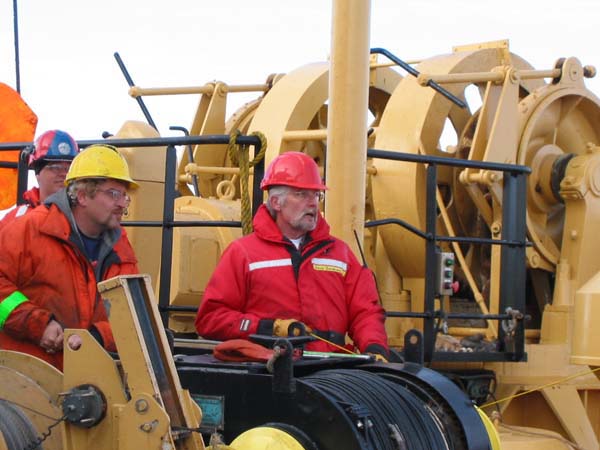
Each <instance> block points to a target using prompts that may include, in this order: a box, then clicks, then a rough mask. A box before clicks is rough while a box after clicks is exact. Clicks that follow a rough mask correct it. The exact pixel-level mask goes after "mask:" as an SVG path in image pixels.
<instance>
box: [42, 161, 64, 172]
mask: <svg viewBox="0 0 600 450" xmlns="http://www.w3.org/2000/svg"><path fill="white" fill-rule="evenodd" d="M69 167H70V164H60V163H54V164H47V165H46V166H44V169H48V170H51V171H52V172H54V173H67V172H68V171H69Z"/></svg>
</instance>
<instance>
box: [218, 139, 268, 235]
mask: <svg viewBox="0 0 600 450" xmlns="http://www.w3.org/2000/svg"><path fill="white" fill-rule="evenodd" d="M240 135H241V132H240V130H235V131H232V133H231V134H230V135H229V146H228V147H227V154H228V155H229V159H230V160H231V162H232V163H233V164H237V166H238V167H239V168H240V188H241V192H240V201H241V204H242V213H241V216H242V217H241V219H242V232H243V234H244V235H246V234H250V233H252V208H251V206H250V191H249V189H248V179H249V177H250V167H254V166H255V165H256V164H258V163H259V162H260V161H261V160H262V159H263V158H264V157H265V153H266V152H267V138H266V137H265V135H264V134H262V133H261V132H260V131H255V132H254V133H252V134H251V135H250V136H256V137H258V139H259V140H260V151H259V152H258V154H257V155H256V156H255V157H254V159H253V160H252V161H250V160H249V159H250V157H249V148H248V146H247V145H239V144H237V143H236V141H237V138H238V136H240Z"/></svg>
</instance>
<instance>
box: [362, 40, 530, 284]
mask: <svg viewBox="0 0 600 450" xmlns="http://www.w3.org/2000/svg"><path fill="white" fill-rule="evenodd" d="M508 58H509V53H508V52H507V51H506V50H505V49H501V48H488V49H483V50H476V51H468V52H456V53H453V54H448V55H441V56H437V57H434V58H431V59H426V60H424V61H422V62H421V63H420V64H419V65H418V66H417V69H418V70H419V71H420V72H422V73H431V74H456V73H463V72H485V71H490V70H492V69H493V68H494V67H497V66H501V65H504V64H508V63H509V61H508V60H507V59H508ZM510 64H512V65H513V66H515V67H517V68H522V69H530V68H531V66H529V64H527V63H526V62H525V61H524V60H523V59H521V58H520V57H518V56H516V55H513V54H510ZM537 84H538V85H539V83H537ZM468 86H469V83H461V84H452V85H448V86H445V87H446V88H447V89H448V90H449V91H450V92H452V93H453V94H454V95H456V96H457V97H459V98H462V99H465V90H466V88H467V87H468ZM476 86H477V88H478V90H479V93H480V95H483V89H484V87H485V84H477V85H476ZM535 86H536V83H535V82H532V81H528V82H524V86H523V87H524V89H522V94H523V95H524V94H526V93H527V92H528V91H531V90H532V89H533V88H534V87H535ZM476 121H477V115H476V111H469V110H467V109H461V108H459V107H458V106H456V105H454V104H453V103H451V102H450V101H449V100H447V99H446V98H444V97H442V96H441V95H440V94H437V93H436V92H435V91H433V90H432V89H430V88H427V87H423V86H421V85H420V84H419V83H418V82H417V80H416V79H415V78H413V77H406V78H404V79H403V80H402V82H401V83H400V84H399V85H398V86H397V87H396V89H395V90H394V93H393V94H392V97H391V98H390V100H389V101H388V104H387V106H386V109H385V111H384V114H383V117H382V118H381V123H380V125H379V128H378V130H377V136H376V140H375V148H377V149H381V150H391V151H399V152H405V153H414V154H425V155H433V156H444V157H461V158H467V157H468V152H469V150H470V147H469V144H470V142H471V140H472V132H473V131H474V129H475V126H476ZM447 123H449V124H451V126H452V128H453V129H454V131H455V133H456V136H457V137H458V138H459V140H458V142H457V144H456V146H454V147H453V148H451V149H450V151H446V149H442V148H440V144H439V142H440V137H441V136H442V132H443V130H444V127H445V125H446V124H447ZM502 162H506V161H502ZM374 165H375V167H376V170H377V173H376V175H375V176H373V177H372V178H371V185H372V189H373V204H374V209H375V216H376V217H377V218H378V219H382V218H390V217H395V218H401V219H403V220H405V221H406V222H408V223H410V224H412V225H414V226H416V227H417V228H419V229H421V230H424V229H425V209H424V205H425V168H424V167H423V166H421V165H417V164H413V163H402V162H395V161H387V160H377V161H375V162H374ZM438 186H439V187H440V188H441V190H442V191H443V192H445V193H446V206H447V208H448V211H449V214H450V217H451V219H452V221H453V226H454V228H455V230H456V232H457V234H463V235H464V234H466V233H465V232H466V231H467V230H470V229H472V224H473V223H474V217H475V215H476V211H475V207H474V205H473V203H472V201H470V199H469V198H468V196H467V194H466V193H465V190H464V188H463V187H462V186H461V184H460V182H458V179H457V174H456V173H455V171H454V170H452V169H449V168H444V167H441V166H440V167H438ZM399 200H400V201H399ZM379 233H380V236H381V238H382V240H383V242H384V245H385V249H386V251H387V253H388V255H389V259H390V262H391V264H392V265H393V267H394V268H395V270H396V271H397V272H398V274H401V275H402V276H403V277H409V278H421V277H423V276H424V268H425V262H424V258H425V246H424V242H423V240H422V239H421V238H420V237H418V236H416V235H414V234H412V233H410V232H408V231H406V230H404V229H402V228H400V227H392V226H387V227H380V229H379Z"/></svg>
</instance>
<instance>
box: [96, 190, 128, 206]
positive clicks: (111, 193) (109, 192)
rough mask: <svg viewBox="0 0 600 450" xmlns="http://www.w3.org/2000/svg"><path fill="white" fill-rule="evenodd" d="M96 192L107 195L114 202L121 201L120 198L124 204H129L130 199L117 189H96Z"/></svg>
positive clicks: (125, 193)
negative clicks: (123, 200)
mask: <svg viewBox="0 0 600 450" xmlns="http://www.w3.org/2000/svg"><path fill="white" fill-rule="evenodd" d="M96 192H102V193H103V194H106V195H108V196H109V197H110V198H112V199H113V200H114V201H115V202H119V201H121V199H122V198H124V199H125V203H129V202H131V197H130V196H129V194H127V192H121V191H119V190H117V189H96Z"/></svg>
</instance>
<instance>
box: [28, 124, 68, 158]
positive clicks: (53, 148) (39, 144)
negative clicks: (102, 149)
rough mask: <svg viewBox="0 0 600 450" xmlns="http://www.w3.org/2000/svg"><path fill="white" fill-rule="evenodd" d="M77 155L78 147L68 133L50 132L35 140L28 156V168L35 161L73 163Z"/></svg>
mask: <svg viewBox="0 0 600 450" xmlns="http://www.w3.org/2000/svg"><path fill="white" fill-rule="evenodd" d="M78 153H79V146H78V145H77V142H75V139H73V137H71V135H70V134H69V133H66V132H64V131H60V130H50V131H46V132H45V133H42V134H41V135H40V136H39V137H38V138H37V139H36V140H35V146H34V149H33V152H31V154H30V155H29V167H33V166H34V165H35V164H36V163H37V161H73V158H75V156H77V154H78Z"/></svg>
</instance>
